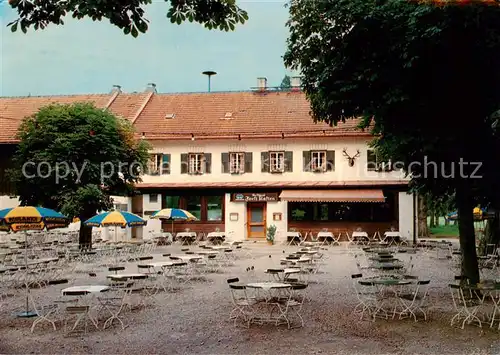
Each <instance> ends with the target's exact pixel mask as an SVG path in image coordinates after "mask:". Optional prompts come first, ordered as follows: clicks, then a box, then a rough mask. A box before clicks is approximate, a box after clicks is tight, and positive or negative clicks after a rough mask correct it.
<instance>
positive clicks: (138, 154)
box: [9, 103, 149, 246]
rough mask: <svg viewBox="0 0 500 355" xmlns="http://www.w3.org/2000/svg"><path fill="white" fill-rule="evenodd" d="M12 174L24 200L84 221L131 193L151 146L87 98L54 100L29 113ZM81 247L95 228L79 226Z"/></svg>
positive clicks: (17, 189)
mask: <svg viewBox="0 0 500 355" xmlns="http://www.w3.org/2000/svg"><path fill="white" fill-rule="evenodd" d="M18 138H19V140H20V143H19V145H18V148H17V152H16V153H15V155H14V157H13V164H14V168H13V169H12V170H10V172H9V173H10V176H11V179H12V181H13V182H14V185H15V189H16V193H17V194H18V195H19V198H20V200H21V203H22V204H23V205H35V206H37V205H41V206H45V207H49V208H54V209H56V210H60V211H61V212H62V213H64V214H65V215H67V216H68V217H79V219H80V221H82V222H84V221H85V220H87V219H88V218H90V217H92V216H93V215H95V214H96V212H97V211H99V210H107V209H109V208H111V207H112V206H113V201H112V198H111V196H116V195H125V196H126V195H131V194H133V192H134V186H133V184H134V183H136V182H138V181H140V174H141V172H142V171H144V169H142V167H143V166H145V164H146V163H147V160H148V148H149V145H148V143H147V142H146V141H144V140H139V141H137V140H135V139H134V129H133V127H132V125H131V123H130V122H129V121H127V120H124V119H119V118H117V117H115V116H114V115H113V114H112V113H111V112H109V111H106V110H102V109H99V108H96V107H95V106H93V105H92V104H89V103H75V104H72V105H50V106H46V107H43V108H41V109H40V110H39V111H38V112H36V113H35V114H34V115H32V116H30V117H27V118H26V119H25V120H24V122H23V123H22V125H21V127H20V128H19V132H18ZM79 242H80V245H81V246H88V245H91V243H92V229H91V227H85V226H84V225H83V223H82V224H81V227H80V238H79Z"/></svg>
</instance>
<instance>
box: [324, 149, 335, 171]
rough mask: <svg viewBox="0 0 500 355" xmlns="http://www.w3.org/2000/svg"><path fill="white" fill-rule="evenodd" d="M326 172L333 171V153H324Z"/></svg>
mask: <svg viewBox="0 0 500 355" xmlns="http://www.w3.org/2000/svg"><path fill="white" fill-rule="evenodd" d="M326 171H335V151H334V150H328V151H327V152H326Z"/></svg>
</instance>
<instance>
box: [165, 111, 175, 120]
mask: <svg viewBox="0 0 500 355" xmlns="http://www.w3.org/2000/svg"><path fill="white" fill-rule="evenodd" d="M173 118H175V113H167V114H166V115H165V119H167V120H171V119H173Z"/></svg>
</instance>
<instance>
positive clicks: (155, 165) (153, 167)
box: [148, 154, 163, 175]
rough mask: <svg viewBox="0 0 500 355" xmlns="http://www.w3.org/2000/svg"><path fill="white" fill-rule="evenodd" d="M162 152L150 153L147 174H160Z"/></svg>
mask: <svg viewBox="0 0 500 355" xmlns="http://www.w3.org/2000/svg"><path fill="white" fill-rule="evenodd" d="M162 155H163V154H151V155H150V156H149V162H148V174H149V175H160V171H161V165H162Z"/></svg>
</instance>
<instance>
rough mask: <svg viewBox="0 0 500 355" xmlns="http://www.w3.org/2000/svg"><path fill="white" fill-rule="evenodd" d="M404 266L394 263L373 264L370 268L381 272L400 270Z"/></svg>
mask: <svg viewBox="0 0 500 355" xmlns="http://www.w3.org/2000/svg"><path fill="white" fill-rule="evenodd" d="M403 267H404V266H403V265H401V264H396V263H394V262H388V263H375V264H374V265H372V266H371V268H373V269H378V270H382V271H386V270H401V269H402V268H403Z"/></svg>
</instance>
